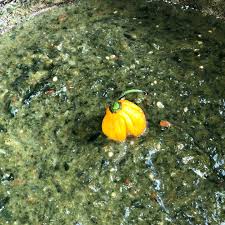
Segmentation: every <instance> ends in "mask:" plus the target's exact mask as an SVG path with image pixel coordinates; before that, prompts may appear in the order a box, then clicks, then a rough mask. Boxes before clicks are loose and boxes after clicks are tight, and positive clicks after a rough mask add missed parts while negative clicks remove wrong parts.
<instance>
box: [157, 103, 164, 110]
mask: <svg viewBox="0 0 225 225" xmlns="http://www.w3.org/2000/svg"><path fill="white" fill-rule="evenodd" d="M156 105H157V107H158V108H160V109H163V108H164V107H165V106H164V105H163V104H162V102H157V103H156Z"/></svg>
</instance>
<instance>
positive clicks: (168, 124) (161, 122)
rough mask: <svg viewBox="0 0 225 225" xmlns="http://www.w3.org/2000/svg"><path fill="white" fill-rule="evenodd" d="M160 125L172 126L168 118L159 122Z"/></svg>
mask: <svg viewBox="0 0 225 225" xmlns="http://www.w3.org/2000/svg"><path fill="white" fill-rule="evenodd" d="M159 125H160V127H171V125H172V124H171V123H170V122H169V121H167V120H161V121H160V123H159Z"/></svg>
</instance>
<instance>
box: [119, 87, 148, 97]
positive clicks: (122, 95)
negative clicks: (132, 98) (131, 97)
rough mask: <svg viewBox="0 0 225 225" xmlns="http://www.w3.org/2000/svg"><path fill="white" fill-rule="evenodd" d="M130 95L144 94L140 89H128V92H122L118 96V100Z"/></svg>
mask: <svg viewBox="0 0 225 225" xmlns="http://www.w3.org/2000/svg"><path fill="white" fill-rule="evenodd" d="M130 93H146V92H145V91H142V90H140V89H130V90H127V91H124V92H123V93H122V94H121V95H120V97H119V99H121V98H123V97H124V96H125V95H127V94H130Z"/></svg>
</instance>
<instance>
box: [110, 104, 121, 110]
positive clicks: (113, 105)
mask: <svg viewBox="0 0 225 225" xmlns="http://www.w3.org/2000/svg"><path fill="white" fill-rule="evenodd" d="M119 109H121V103H120V102H114V103H113V104H112V105H111V106H110V111H111V112H112V113H115V112H116V111H118V110H119Z"/></svg>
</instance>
